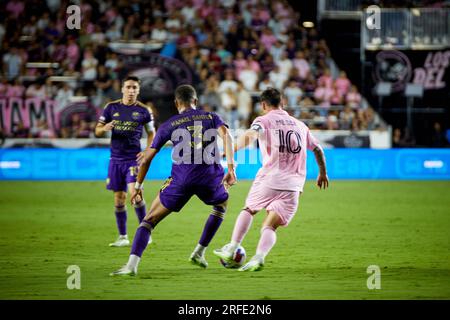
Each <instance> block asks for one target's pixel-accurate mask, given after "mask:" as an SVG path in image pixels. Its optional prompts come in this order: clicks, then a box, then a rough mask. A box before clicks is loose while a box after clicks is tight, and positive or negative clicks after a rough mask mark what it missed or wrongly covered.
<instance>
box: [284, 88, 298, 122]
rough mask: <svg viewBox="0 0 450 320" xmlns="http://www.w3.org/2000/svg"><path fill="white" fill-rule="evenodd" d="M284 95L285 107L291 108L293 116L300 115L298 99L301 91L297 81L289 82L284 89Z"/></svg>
mask: <svg viewBox="0 0 450 320" xmlns="http://www.w3.org/2000/svg"><path fill="white" fill-rule="evenodd" d="M283 93H284V96H285V97H286V99H287V107H288V109H290V110H293V114H294V117H299V116H300V105H299V103H300V100H301V98H302V95H303V91H302V90H301V89H300V88H299V87H298V85H297V83H296V82H295V81H293V80H291V81H290V82H289V85H288V86H287V87H286V88H285V89H284V92H283Z"/></svg>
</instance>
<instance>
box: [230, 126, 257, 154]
mask: <svg viewBox="0 0 450 320" xmlns="http://www.w3.org/2000/svg"><path fill="white" fill-rule="evenodd" d="M256 139H258V131H256V130H254V129H248V130H247V131H245V132H244V134H243V135H242V136H240V137H239V138H238V140H237V142H236V145H235V146H234V152H236V151H238V150H241V149H244V148H247V147H248V146H249V145H251V144H252V143H254V142H255V140H256Z"/></svg>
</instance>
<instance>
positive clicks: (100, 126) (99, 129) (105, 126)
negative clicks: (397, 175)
mask: <svg viewBox="0 0 450 320" xmlns="http://www.w3.org/2000/svg"><path fill="white" fill-rule="evenodd" d="M113 128H114V121H111V122H108V123H101V122H98V123H97V125H96V126H95V136H96V137H97V138H101V137H103V136H104V135H105V133H106V132H107V131H111V130H112V129H113Z"/></svg>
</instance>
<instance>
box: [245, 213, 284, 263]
mask: <svg viewBox="0 0 450 320" xmlns="http://www.w3.org/2000/svg"><path fill="white" fill-rule="evenodd" d="M282 224H283V221H282V220H281V218H280V215H279V214H278V213H276V212H275V211H270V210H268V211H267V216H266V218H265V219H264V222H263V226H262V228H261V236H260V238H259V242H258V246H257V248H256V254H255V255H254V256H253V257H252V258H251V259H250V261H249V262H248V263H246V264H245V265H244V266H242V267H241V268H240V269H239V271H259V270H261V269H262V268H263V267H264V259H265V258H266V256H267V254H268V253H269V252H270V250H271V249H272V248H273V246H274V245H275V243H276V241H277V234H276V230H277V228H278V227H279V226H280V225H282Z"/></svg>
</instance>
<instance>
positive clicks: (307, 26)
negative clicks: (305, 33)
mask: <svg viewBox="0 0 450 320" xmlns="http://www.w3.org/2000/svg"><path fill="white" fill-rule="evenodd" d="M303 27H305V28H314V22H311V21H304V22H303Z"/></svg>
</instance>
